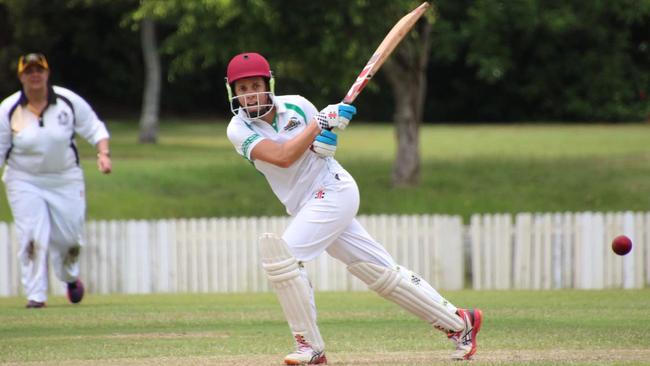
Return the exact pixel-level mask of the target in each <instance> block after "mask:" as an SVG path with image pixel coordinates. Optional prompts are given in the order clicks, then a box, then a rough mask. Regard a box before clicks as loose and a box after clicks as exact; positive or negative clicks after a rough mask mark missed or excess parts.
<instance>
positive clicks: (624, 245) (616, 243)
mask: <svg viewBox="0 0 650 366" xmlns="http://www.w3.org/2000/svg"><path fill="white" fill-rule="evenodd" d="M612 250H613V251H614V253H616V254H618V255H626V254H627V253H629V252H630V250H632V240H630V238H628V237H627V236H625V235H619V236H617V237H615V238H614V240H612Z"/></svg>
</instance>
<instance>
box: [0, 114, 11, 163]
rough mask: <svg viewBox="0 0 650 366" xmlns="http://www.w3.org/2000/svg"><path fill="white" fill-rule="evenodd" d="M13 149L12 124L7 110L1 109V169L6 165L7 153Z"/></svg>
mask: <svg viewBox="0 0 650 366" xmlns="http://www.w3.org/2000/svg"><path fill="white" fill-rule="evenodd" d="M10 147H11V123H10V122H9V118H8V117H7V110H6V109H5V108H0V168H2V166H3V165H4V163H5V157H6V156H7V151H9V148H10Z"/></svg>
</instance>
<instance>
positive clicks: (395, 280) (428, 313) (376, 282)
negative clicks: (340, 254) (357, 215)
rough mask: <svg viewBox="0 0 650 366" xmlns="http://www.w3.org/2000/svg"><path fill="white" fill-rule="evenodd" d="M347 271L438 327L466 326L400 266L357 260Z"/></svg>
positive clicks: (457, 329)
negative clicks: (403, 271) (389, 266)
mask: <svg viewBox="0 0 650 366" xmlns="http://www.w3.org/2000/svg"><path fill="white" fill-rule="evenodd" d="M348 271H350V273H352V274H353V275H354V276H356V277H357V278H359V279H360V280H361V281H363V282H365V284H366V285H368V287H369V288H370V289H371V290H373V291H375V292H377V293H378V294H379V295H381V296H383V297H385V298H386V299H388V300H390V301H392V302H394V303H396V304H397V305H399V306H401V307H402V308H404V309H406V310H408V311H409V312H411V313H412V314H414V315H416V316H418V317H419V318H421V319H422V320H424V321H426V322H427V323H429V324H431V325H433V326H434V327H436V328H442V329H444V330H447V331H459V330H461V329H463V327H464V324H463V320H462V319H461V318H460V317H459V316H457V315H456V314H454V313H452V312H450V311H449V310H447V308H446V307H445V306H444V305H443V304H439V303H438V302H436V301H435V300H433V299H432V298H431V296H428V295H427V294H426V292H425V291H424V290H423V289H422V288H420V287H419V286H418V284H417V281H416V284H414V283H413V282H412V281H411V278H409V277H408V276H406V274H403V273H401V272H400V271H399V270H397V269H393V268H387V267H382V266H379V265H376V264H373V263H367V262H357V263H354V264H351V265H349V266H348ZM418 280H419V278H418Z"/></svg>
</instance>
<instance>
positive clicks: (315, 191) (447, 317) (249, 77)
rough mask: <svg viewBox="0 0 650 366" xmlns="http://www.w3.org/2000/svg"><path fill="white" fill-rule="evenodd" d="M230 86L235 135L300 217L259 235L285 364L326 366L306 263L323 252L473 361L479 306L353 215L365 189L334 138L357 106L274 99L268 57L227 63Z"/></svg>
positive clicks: (244, 57)
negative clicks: (401, 259) (279, 313)
mask: <svg viewBox="0 0 650 366" xmlns="http://www.w3.org/2000/svg"><path fill="white" fill-rule="evenodd" d="M226 88H227V91H228V96H229V99H230V106H231V110H232V112H233V114H234V117H233V118H232V119H231V121H230V124H229V125H228V130H227V133H228V138H229V139H230V141H231V142H232V144H233V145H234V146H235V150H237V152H238V153H239V154H240V155H241V156H243V157H244V158H246V159H247V160H248V161H250V162H251V163H252V164H253V166H255V168H256V169H257V170H259V171H260V172H261V173H262V174H263V175H264V177H265V178H266V180H267V181H268V183H269V185H270V186H271V189H272V190H273V192H274V193H275V195H276V196H277V197H278V199H280V201H281V202H282V203H283V204H284V206H285V207H286V209H287V212H288V213H289V215H291V216H292V217H293V220H292V222H291V224H290V225H289V227H288V228H287V229H286V231H285V232H284V234H283V235H282V237H281V238H279V237H277V236H276V235H274V234H263V235H262V236H261V237H260V256H261V261H262V266H263V268H264V270H265V271H266V274H267V276H268V278H269V281H270V282H271V284H272V285H273V287H274V289H275V291H276V293H277V295H278V300H279V301H280V304H281V306H282V309H283V312H284V315H285V317H286V318H287V321H288V322H289V327H290V329H291V332H292V334H293V337H294V340H295V342H296V349H295V351H294V352H292V353H290V354H288V355H287V356H286V357H285V358H284V363H285V364H287V365H316V364H326V363H327V358H326V357H325V342H324V341H323V338H322V337H321V334H320V331H319V330H318V325H317V323H316V306H315V303H314V296H313V289H312V287H311V284H310V282H309V279H308V277H307V273H306V271H305V270H304V268H303V265H302V263H303V262H307V261H310V260H312V259H314V258H316V257H317V256H318V255H320V254H322V253H323V252H327V253H328V254H329V255H331V256H332V257H334V258H336V259H338V260H340V261H342V262H343V263H345V264H346V265H347V268H348V270H349V271H350V273H352V274H353V275H354V276H356V277H358V278H359V279H361V280H362V281H363V282H365V283H366V284H367V285H368V286H369V288H370V289H372V290H374V291H376V292H377V293H378V294H380V295H381V296H383V297H385V298H387V299H388V300H390V301H393V302H394V303H396V304H398V305H400V306H401V307H402V308H404V309H405V310H407V311H409V312H411V313H412V314H414V315H416V316H418V317H419V318H421V319H423V320H424V321H426V322H427V323H429V324H431V325H432V326H433V327H435V328H436V329H439V330H441V331H443V332H444V333H445V334H446V335H447V336H448V337H449V338H450V339H451V340H452V341H453V342H454V343H455V345H456V350H455V351H454V352H453V354H452V357H453V358H454V359H461V360H462V359H469V358H470V357H471V356H472V355H473V354H474V353H475V352H476V335H477V333H478V332H479V330H480V328H481V321H482V314H481V311H480V310H478V309H473V310H465V309H460V308H457V307H455V306H454V305H452V304H451V303H449V302H448V301H447V300H445V299H444V298H443V297H442V296H441V295H440V294H439V293H438V292H437V291H436V290H435V289H433V288H432V287H431V285H429V284H428V283H427V282H426V281H425V280H424V279H422V278H421V277H420V276H418V275H417V274H415V273H413V272H411V271H409V270H408V269H406V268H404V267H402V266H400V265H398V264H396V263H395V261H394V260H393V258H392V257H391V256H390V254H388V253H387V252H386V250H385V249H384V247H383V246H382V245H380V244H379V243H377V242H376V241H375V240H374V239H373V238H372V237H371V236H370V235H369V234H368V233H367V232H366V230H365V229H364V228H363V227H362V226H361V225H360V224H359V222H358V221H357V220H356V218H355V216H356V214H357V210H358V208H359V190H358V188H357V185H356V183H355V181H354V179H353V178H352V176H351V175H350V174H349V173H348V172H347V171H346V170H345V169H343V167H342V166H341V165H340V164H339V163H338V162H337V161H336V160H335V159H334V153H335V152H336V146H337V136H336V134H334V133H333V132H331V131H330V130H331V129H333V128H339V129H344V128H345V127H346V126H347V125H348V123H349V121H350V119H352V117H353V116H354V114H355V113H356V109H355V108H354V107H353V106H351V105H347V104H343V103H339V104H332V105H329V106H327V107H325V109H323V110H321V111H320V112H319V111H318V110H317V109H316V108H315V107H314V105H313V104H311V103H310V102H309V101H308V100H307V99H305V98H303V97H301V96H299V95H283V96H276V95H275V94H274V80H273V75H272V73H271V69H270V66H269V63H268V62H267V60H266V59H265V58H264V57H263V56H261V55H259V54H257V53H243V54H239V55H237V56H235V57H234V58H233V59H232V60H231V61H230V63H229V64H228V69H227V78H226Z"/></svg>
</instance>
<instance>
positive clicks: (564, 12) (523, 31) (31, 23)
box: [0, 0, 650, 121]
mask: <svg viewBox="0 0 650 366" xmlns="http://www.w3.org/2000/svg"><path fill="white" fill-rule="evenodd" d="M418 2H419V1H417V0H400V1H390V0H373V1H370V0H347V1H345V0H331V1H328V2H313V1H312V2H305V1H299V0H266V1H262V0H238V1H234V0H201V1H198V0H196V1H185V0H142V1H138V0H117V1H109V0H61V1H45V0H1V1H0V46H1V47H0V68H1V69H2V70H4V71H3V72H2V73H0V92H1V93H2V95H7V94H9V93H11V92H13V91H14V90H16V89H17V87H18V83H17V81H16V79H15V63H16V59H17V57H18V55H19V54H21V53H23V52H26V51H27V50H33V49H38V50H42V51H44V52H46V53H47V54H48V56H49V57H50V59H51V61H52V65H53V79H54V81H56V82H60V83H62V84H64V85H67V86H70V87H71V88H73V89H75V90H77V91H79V92H80V93H81V94H82V95H84V96H87V97H88V99H90V101H91V102H96V103H95V104H96V105H98V106H99V107H100V112H102V113H105V114H109V115H118V114H119V112H120V110H121V109H126V110H127V111H133V110H137V108H139V107H140V105H141V103H140V98H141V92H140V90H141V88H142V60H141V51H140V45H139V37H138V34H137V32H136V29H135V28H136V27H137V22H138V19H141V18H142V16H144V15H145V14H151V15H153V16H155V17H156V18H157V22H158V24H159V26H160V27H159V31H160V34H159V35H160V37H159V39H161V40H162V41H163V42H162V43H161V47H162V51H163V68H164V69H165V70H166V72H167V78H166V84H165V85H164V86H163V90H164V92H163V95H162V107H163V111H167V112H178V113H184V114H188V113H201V112H202V113H217V114H220V115H222V116H225V115H227V114H228V110H227V108H226V103H225V102H223V103H222V101H224V100H225V98H224V97H225V95H224V94H225V91H224V88H223V86H222V85H223V76H224V73H225V68H226V65H227V62H228V60H229V59H230V57H232V55H234V54H236V53H239V52H243V51H252V50H256V51H259V52H261V53H263V54H265V55H266V56H268V58H269V59H270V61H271V63H272V66H273V69H274V71H275V73H276V76H277V78H278V84H277V86H278V90H279V92H280V93H287V94H288V93H300V94H303V95H305V96H307V97H308V98H310V99H312V100H313V101H314V102H315V103H316V104H318V105H321V104H325V103H330V102H332V101H335V100H339V99H341V96H342V95H343V93H345V91H347V88H348V86H349V85H350V84H351V83H352V81H353V80H354V79H355V77H356V75H357V74H358V71H359V70H360V69H361V68H362V67H363V65H364V64H365V62H366V61H367V60H368V57H369V56H370V55H371V54H372V51H373V50H374V49H375V47H376V46H377V45H378V43H379V41H380V40H381V39H382V38H383V36H384V35H385V34H386V32H387V31H388V30H389V29H390V27H391V26H392V25H393V24H394V23H395V21H396V20H397V19H398V18H399V17H400V16H402V15H403V14H404V13H406V11H408V10H410V9H412V8H414V7H415V5H417V4H418ZM433 4H434V5H435V8H436V12H435V14H436V15H437V16H436V18H437V19H436V22H435V24H434V28H433V37H432V39H433V47H432V51H431V52H432V54H431V56H432V57H431V59H430V62H429V65H428V78H429V83H428V84H429V85H428V88H427V90H428V98H427V102H426V110H425V116H424V118H425V120H429V121H513V120H515V121H516V120H528V121H530V120H541V121H547V120H559V121H564V120H572V121H621V120H645V119H646V118H647V116H648V115H649V114H650V103H649V100H648V94H650V89H649V88H650V41H649V40H648V36H647V35H648V34H650V0H621V1H590V2H586V3H584V2H579V1H578V2H576V1H574V2H566V1H561V0H515V1H502V0H477V1H471V0H438V1H435V2H433ZM429 16H430V17H431V19H429V21H433V19H432V17H433V16H434V12H431V13H430V14H429ZM390 93H391V91H390V89H389V88H388V87H387V83H386V82H385V80H382V72H381V71H380V73H379V75H378V76H377V77H376V78H375V79H374V80H373V82H372V83H370V85H369V86H368V88H367V91H364V94H363V95H362V96H361V97H360V98H359V99H358V103H357V104H358V105H359V107H360V108H359V110H360V115H361V117H362V118H365V119H370V120H386V119H389V116H391V114H392V112H393V108H392V103H391V101H392V100H391V97H390ZM134 114H137V113H134Z"/></svg>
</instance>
